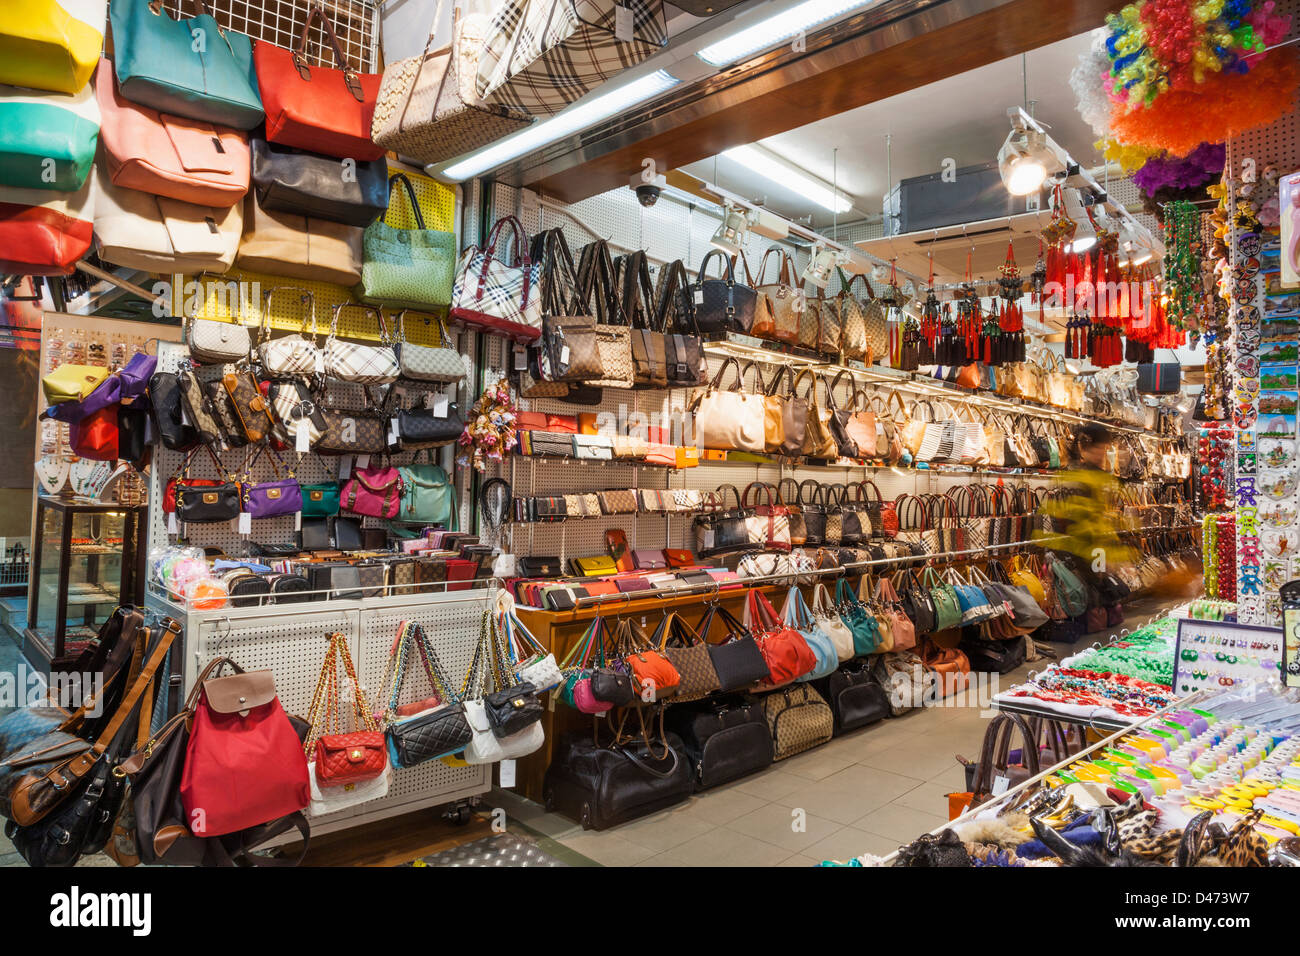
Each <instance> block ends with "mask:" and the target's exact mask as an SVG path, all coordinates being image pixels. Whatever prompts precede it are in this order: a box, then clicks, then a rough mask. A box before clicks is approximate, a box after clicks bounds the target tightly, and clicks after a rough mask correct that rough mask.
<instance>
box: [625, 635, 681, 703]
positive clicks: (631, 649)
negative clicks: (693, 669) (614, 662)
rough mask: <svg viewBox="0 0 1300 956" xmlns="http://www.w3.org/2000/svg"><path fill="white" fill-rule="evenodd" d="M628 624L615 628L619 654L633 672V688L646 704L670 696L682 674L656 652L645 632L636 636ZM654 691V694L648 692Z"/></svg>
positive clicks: (673, 692) (675, 691)
mask: <svg viewBox="0 0 1300 956" xmlns="http://www.w3.org/2000/svg"><path fill="white" fill-rule="evenodd" d="M637 633H638V632H637V631H635V630H634V625H633V624H632V622H631V621H626V620H625V621H620V622H619V625H618V641H617V646H618V653H619V654H620V655H622V657H623V661H624V663H626V664H627V666H628V668H629V669H631V671H632V686H633V688H634V689H635V690H636V693H637V696H638V697H639V698H640V699H641V700H643V701H645V702H647V703H649V702H651V701H655V700H663V699H664V698H665V697H672V696H673V695H674V694H676V693H677V690H678V688H679V687H681V686H682V675H681V674H680V673H678V671H677V668H676V667H674V666H673V663H672V661H670V660H669V659H668V657H667V656H666V655H665V654H663V653H662V652H661V651H659V650H656V649H655V648H654V646H653V645H652V644H651V642H650V640H649V638H647V637H646V636H645V633H644V632H640V637H639V638H638V636H637ZM651 690H653V693H648V691H651Z"/></svg>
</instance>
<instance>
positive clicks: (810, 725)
mask: <svg viewBox="0 0 1300 956" xmlns="http://www.w3.org/2000/svg"><path fill="white" fill-rule="evenodd" d="M763 714H764V716H765V717H766V718H767V728H768V731H769V732H770V733H771V734H772V749H773V753H772V759H774V760H784V759H785V758H786V757H793V756H794V755H795V754H798V753H803V752H804V751H805V750H811V749H812V748H813V747H817V746H819V745H821V744H824V743H826V742H827V741H828V740H830V739H831V737H832V736H833V735H834V733H835V716H834V714H833V713H832V712H831V709H830V707H829V706H828V705H827V703H826V701H825V700H823V699H822V697H821V695H820V694H818V693H817V691H815V690H813V688H812V687H811V686H809V685H808V684H806V683H801V684H794V685H792V686H790V687H784V688H782V689H781V690H779V691H777V692H776V693H773V694H768V695H767V696H766V697H764V698H763Z"/></svg>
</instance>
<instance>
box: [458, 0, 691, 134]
mask: <svg viewBox="0 0 1300 956" xmlns="http://www.w3.org/2000/svg"><path fill="white" fill-rule="evenodd" d="M619 6H624V7H627V8H630V9H631V11H632V32H631V36H630V37H628V38H624V39H620V38H619V37H618V36H617V35H616V33H615V26H614V24H615V20H616V14H617V11H618V7H619ZM667 42H668V25H667V21H666V18H665V17H664V12H663V4H662V3H661V2H659V0H625V2H623V3H616V2H615V0H508V2H506V3H505V4H503V5H502V6H501V8H500V9H499V10H498V11H497V13H496V16H494V17H493V18H492V25H491V27H489V28H488V35H487V39H486V41H485V42H484V44H483V49H482V52H481V53H480V54H479V62H478V79H477V81H476V84H475V87H476V90H477V92H478V95H479V96H480V97H482V98H483V99H484V100H486V101H487V102H489V103H492V104H495V105H497V106H506V107H513V108H515V109H519V110H523V111H524V112H526V113H531V114H533V115H535V116H549V115H550V114H552V113H558V112H559V111H560V110H562V109H564V108H565V107H566V106H568V105H569V104H570V103H572V102H573V101H574V100H576V99H579V98H580V97H582V96H585V95H586V94H587V93H588V92H590V91H591V90H593V89H595V88H596V87H597V86H599V85H600V84H601V83H603V82H604V81H605V80H608V79H610V78H611V77H613V76H615V75H616V74H618V73H620V72H622V71H623V70H626V69H627V68H628V67H630V66H635V65H636V64H637V63H640V62H641V61H642V60H645V59H646V58H647V57H650V56H652V55H654V54H655V53H658V52H659V50H660V49H661V48H662V47H663V46H664V44H665V43H667Z"/></svg>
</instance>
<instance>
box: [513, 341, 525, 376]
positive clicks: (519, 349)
mask: <svg viewBox="0 0 1300 956" xmlns="http://www.w3.org/2000/svg"><path fill="white" fill-rule="evenodd" d="M527 368H528V352H527V351H526V350H525V349H524V347H523V346H522V345H516V346H515V370H516V371H520V372H522V371H525V370H527Z"/></svg>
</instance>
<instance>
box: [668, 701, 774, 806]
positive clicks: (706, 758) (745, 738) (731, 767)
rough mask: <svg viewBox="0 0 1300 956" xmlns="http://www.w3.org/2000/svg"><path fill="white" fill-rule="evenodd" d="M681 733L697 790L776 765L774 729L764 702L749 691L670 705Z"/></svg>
mask: <svg viewBox="0 0 1300 956" xmlns="http://www.w3.org/2000/svg"><path fill="white" fill-rule="evenodd" d="M668 728H669V729H670V730H672V731H674V732H676V734H677V735H678V736H679V737H681V739H682V744H683V747H684V748H685V753H686V759H687V761H689V762H690V765H691V777H692V779H693V781H694V783H695V789H696V790H707V789H709V788H710V787H716V786H719V785H720V784H724V783H730V782H731V781H732V780H738V779H740V778H741V777H744V776H746V775H748V774H751V773H755V772H757V771H759V770H765V769H766V768H768V767H770V766H771V765H772V735H771V734H770V733H769V732H768V729H767V718H766V717H764V716H763V708H762V706H761V705H760V704H759V703H758V702H757V701H756V700H754V699H753V698H750V697H744V696H739V695H737V696H730V697H717V698H713V699H710V700H706V701H699V702H697V703H691V704H674V705H673V706H672V707H670V708H669V709H668Z"/></svg>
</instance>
